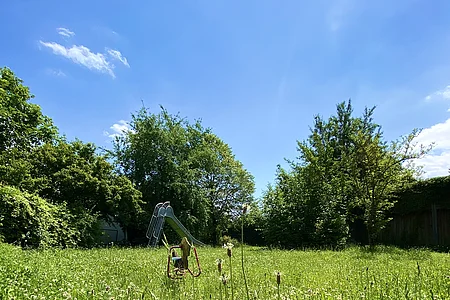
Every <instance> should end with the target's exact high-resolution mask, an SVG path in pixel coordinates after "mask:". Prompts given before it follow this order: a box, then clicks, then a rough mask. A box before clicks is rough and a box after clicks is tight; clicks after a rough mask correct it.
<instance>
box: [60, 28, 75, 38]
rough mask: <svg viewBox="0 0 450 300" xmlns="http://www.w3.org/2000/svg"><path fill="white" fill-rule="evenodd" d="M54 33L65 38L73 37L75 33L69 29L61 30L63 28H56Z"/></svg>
mask: <svg viewBox="0 0 450 300" xmlns="http://www.w3.org/2000/svg"><path fill="white" fill-rule="evenodd" d="M56 31H57V32H58V34H59V35H62V36H65V37H72V36H74V35H75V32H73V31H70V30H69V29H67V28H63V27H60V28H56Z"/></svg>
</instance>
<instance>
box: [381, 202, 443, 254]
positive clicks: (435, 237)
mask: <svg viewBox="0 0 450 300" xmlns="http://www.w3.org/2000/svg"><path fill="white" fill-rule="evenodd" d="M380 238H381V241H382V242H383V243H387V244H393V245H399V246H450V209H448V208H442V207H439V206H438V205H435V204H433V205H431V206H430V208H429V209H428V210H421V211H416V212H412V213H409V214H404V215H393V219H392V220H391V221H390V222H389V224H388V225H387V226H386V228H385V230H383V232H382V234H381V236H380Z"/></svg>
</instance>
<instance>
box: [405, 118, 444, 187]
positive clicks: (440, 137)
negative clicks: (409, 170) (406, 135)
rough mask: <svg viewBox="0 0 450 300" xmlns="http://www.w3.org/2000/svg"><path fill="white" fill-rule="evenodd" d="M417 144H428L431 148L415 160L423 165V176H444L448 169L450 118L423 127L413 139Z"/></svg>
mask: <svg viewBox="0 0 450 300" xmlns="http://www.w3.org/2000/svg"><path fill="white" fill-rule="evenodd" d="M414 141H415V142H417V143H418V144H423V145H425V146H426V145H430V144H431V143H434V147H433V150H432V151H431V152H430V153H429V154H427V155H426V156H425V157H423V158H421V159H419V160H417V161H416V164H418V165H422V166H423V171H424V176H425V177H428V178H430V177H436V176H446V175H448V174H449V169H450V118H449V119H447V120H446V121H445V122H442V123H438V124H435V125H433V126H431V127H428V128H425V129H423V130H422V132H421V133H420V134H419V136H418V137H417V138H416V139H415V140H414Z"/></svg>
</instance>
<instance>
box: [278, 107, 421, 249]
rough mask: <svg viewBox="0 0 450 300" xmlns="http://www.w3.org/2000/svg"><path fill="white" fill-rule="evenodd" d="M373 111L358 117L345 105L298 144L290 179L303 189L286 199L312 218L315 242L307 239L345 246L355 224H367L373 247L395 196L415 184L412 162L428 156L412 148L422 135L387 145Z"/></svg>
mask: <svg viewBox="0 0 450 300" xmlns="http://www.w3.org/2000/svg"><path fill="white" fill-rule="evenodd" d="M374 110H375V107H373V108H371V109H368V108H366V109H365V111H364V114H363V115H362V116H361V117H353V116H352V113H353V108H352V106H351V102H350V101H349V102H348V103H345V102H343V103H340V104H338V105H337V113H336V115H334V116H331V117H330V118H328V120H323V119H322V118H321V117H319V116H316V117H315V118H314V127H313V128H311V134H310V135H309V137H308V138H307V139H306V140H305V141H303V142H298V151H299V154H300V155H299V157H298V160H297V161H293V162H291V168H292V171H291V173H290V175H289V177H290V178H294V177H297V178H299V180H297V181H296V182H302V183H303V184H301V185H299V184H297V185H296V184H289V185H288V186H289V189H288V190H287V191H286V192H283V193H282V195H283V196H282V199H283V201H284V202H292V203H296V204H297V205H300V206H301V207H302V208H303V209H304V210H300V211H302V212H303V213H304V216H305V215H307V214H313V216H314V217H313V218H310V220H311V222H314V228H313V230H312V232H314V236H312V237H308V238H306V239H310V240H315V242H314V243H315V244H327V245H342V244H343V243H345V241H346V239H347V237H348V232H349V229H350V228H351V227H352V222H353V221H354V220H355V219H357V218H362V219H363V220H364V223H365V224H366V227H367V232H368V241H369V244H371V245H372V244H373V243H374V240H375V239H376V237H377V235H378V233H379V232H380V230H381V229H382V228H383V227H384V226H385V224H386V223H387V222H388V221H389V219H388V217H387V214H386V213H387V212H388V211H389V209H390V208H392V206H393V204H394V202H393V200H392V197H391V195H392V193H393V192H394V191H395V190H396V189H398V188H399V187H400V186H401V185H402V184H404V183H405V182H410V181H411V180H414V175H415V171H416V170H415V169H414V168H412V167H411V165H410V164H408V162H410V161H412V160H414V159H417V158H420V157H421V156H423V155H424V154H425V153H426V152H427V151H428V150H429V148H425V147H423V146H421V147H417V145H414V144H413V140H414V138H415V137H416V136H417V135H418V133H419V131H418V130H414V131H413V132H412V133H411V134H409V135H407V136H405V137H401V138H400V139H399V140H397V141H394V142H392V143H390V144H389V143H387V142H385V141H384V139H383V135H382V131H381V126H379V125H378V124H376V123H374V122H373V112H374ZM285 182H293V181H292V179H290V181H289V180H288V181H286V180H285ZM278 186H279V187H280V188H281V189H282V190H284V189H285V188H283V185H280V184H278ZM300 188H301V190H300ZM292 195H296V196H292ZM306 208H308V209H307V210H305V209H306ZM297 209H298V208H297ZM304 216H303V217H304ZM294 219H295V216H294ZM297 219H298V217H297ZM310 230H311V229H310Z"/></svg>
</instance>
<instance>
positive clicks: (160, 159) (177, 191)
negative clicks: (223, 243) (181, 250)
mask: <svg viewBox="0 0 450 300" xmlns="http://www.w3.org/2000/svg"><path fill="white" fill-rule="evenodd" d="M130 126H131V130H130V131H128V132H126V134H125V135H123V136H120V137H117V139H116V141H115V151H114V153H115V156H116V158H117V165H118V169H119V171H120V172H121V173H122V174H124V175H126V176H127V177H128V178H129V179H130V180H131V181H132V182H133V183H134V184H135V185H136V186H137V188H138V189H139V190H140V191H141V192H142V195H143V200H144V201H145V202H146V203H147V206H146V211H147V213H148V214H147V215H146V217H145V219H144V220H143V221H142V222H141V224H142V225H141V230H143V229H144V228H142V226H145V225H146V224H147V222H148V220H149V218H150V216H149V214H150V213H151V212H152V211H153V208H154V206H155V205H156V204H157V203H159V202H165V201H170V202H171V204H172V206H173V207H174V209H175V211H176V213H177V215H178V216H179V218H180V219H181V221H182V222H183V223H184V224H185V226H186V227H187V228H188V229H189V230H190V231H191V232H193V233H194V234H196V235H198V236H199V237H200V238H202V239H205V240H207V241H213V240H217V239H218V236H219V235H220V234H221V232H222V231H224V230H225V229H226V228H227V226H228V225H227V222H232V220H233V215H234V214H235V212H236V210H237V209H238V206H240V205H241V204H242V203H244V202H248V201H251V200H252V193H253V191H254V184H253V177H252V176H251V175H250V174H249V173H248V172H247V171H246V170H245V169H244V168H243V166H242V164H241V163H240V162H239V161H237V160H236V159H235V157H234V155H233V154H232V151H231V149H230V147H229V146H228V145H226V144H225V143H224V142H223V141H222V140H220V139H219V138H218V137H217V136H216V135H214V134H213V133H212V132H211V130H210V129H207V128H204V127H203V126H202V125H201V122H200V121H195V122H193V123H191V122H188V121H187V120H186V119H184V118H181V117H180V116H179V115H171V114H169V113H168V112H167V111H166V110H165V109H164V108H162V109H161V112H160V113H158V114H154V113H150V112H149V111H148V110H147V109H145V108H142V109H141V110H140V111H138V112H137V114H134V115H133V116H132V121H131V123H130Z"/></svg>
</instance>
